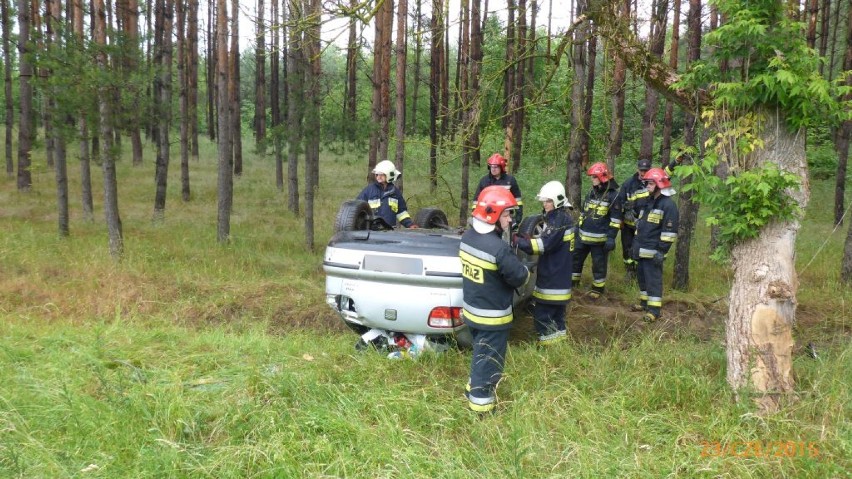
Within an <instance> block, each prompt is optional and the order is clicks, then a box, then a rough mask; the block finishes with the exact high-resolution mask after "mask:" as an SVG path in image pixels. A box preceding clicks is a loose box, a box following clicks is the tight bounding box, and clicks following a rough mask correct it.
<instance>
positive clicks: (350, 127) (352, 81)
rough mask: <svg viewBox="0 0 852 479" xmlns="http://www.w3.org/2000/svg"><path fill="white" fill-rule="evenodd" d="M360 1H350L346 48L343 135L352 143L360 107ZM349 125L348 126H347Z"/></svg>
mask: <svg viewBox="0 0 852 479" xmlns="http://www.w3.org/2000/svg"><path fill="white" fill-rule="evenodd" d="M357 7H358V0H349V8H350V9H351V10H352V11H353V13H352V15H351V16H350V17H349V43H347V47H346V81H345V82H344V90H345V91H344V92H343V126H344V127H343V135H344V136H345V137H346V138H347V139H348V140H350V141H353V140H355V135H356V133H355V128H354V126H355V121H356V114H357V113H356V108H357V105H358V101H357V92H358V79H357V76H356V74H357V73H358V71H357V65H356V61H357V59H358V36H357V35H358V17H357V16H356V15H355V14H354V11H355V9H356V8H357ZM347 123H348V124H347Z"/></svg>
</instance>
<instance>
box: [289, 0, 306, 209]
mask: <svg viewBox="0 0 852 479" xmlns="http://www.w3.org/2000/svg"><path fill="white" fill-rule="evenodd" d="M289 6H290V24H291V25H293V27H292V28H291V29H290V38H289V48H288V52H287V54H288V58H287V79H288V82H287V89H288V90H289V92H290V95H289V102H288V103H287V126H288V128H287V130H288V138H287V142H288V152H287V153H288V159H287V184H288V188H287V209H288V210H290V212H292V213H293V214H294V215H296V216H298V215H299V171H298V167H299V151H300V150H299V145H300V144H301V142H302V105H303V103H304V100H303V95H304V91H305V90H304V89H303V86H304V85H303V83H302V70H303V67H302V65H303V63H304V62H303V58H304V57H303V54H302V36H303V28H304V27H303V26H302V25H301V24H302V19H303V18H304V15H302V6H301V4H300V2H299V0H289Z"/></svg>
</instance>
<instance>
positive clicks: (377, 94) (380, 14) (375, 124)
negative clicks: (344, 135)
mask: <svg viewBox="0 0 852 479" xmlns="http://www.w3.org/2000/svg"><path fill="white" fill-rule="evenodd" d="M386 10H387V2H382V3H381V5H379V6H378V9H377V11H376V25H375V33H374V36H373V77H372V78H371V79H370V80H371V83H372V86H373V102H372V105H371V106H370V119H371V120H372V121H371V125H370V127H371V132H370V151H369V153H368V155H367V181H368V182H369V181H370V171H372V170H373V167H374V166H376V164H377V163H379V162H380V161H383V160H386V159H387V157H385V158H382V157H381V154H380V153H379V151H380V150H381V148H380V146H379V144H380V143H381V142H382V127H381V124H382V76H383V72H382V67H384V61H383V58H384V53H383V52H382V48H384V46H385V43H384V37H385V31H384V30H385V13H386Z"/></svg>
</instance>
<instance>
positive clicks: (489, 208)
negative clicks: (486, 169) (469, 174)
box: [473, 160, 518, 225]
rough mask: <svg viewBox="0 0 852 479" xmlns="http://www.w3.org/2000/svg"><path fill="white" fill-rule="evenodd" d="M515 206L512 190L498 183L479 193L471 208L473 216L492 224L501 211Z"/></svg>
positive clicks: (495, 221)
mask: <svg viewBox="0 0 852 479" xmlns="http://www.w3.org/2000/svg"><path fill="white" fill-rule="evenodd" d="M489 161H490V160H489ZM517 206H518V202H517V200H515V195H513V194H512V192H510V191H509V190H507V189H506V188H504V187H502V186H499V185H494V186H488V187H486V188H485V189H483V190H482V192H481V193H479V198H477V200H476V205H475V206H474V208H473V217H474V218H476V219H478V220H482V221H484V222H486V223H488V224H490V225H493V224H497V220H499V219H500V215H502V214H503V211H505V210H506V209H507V208H515V207H517Z"/></svg>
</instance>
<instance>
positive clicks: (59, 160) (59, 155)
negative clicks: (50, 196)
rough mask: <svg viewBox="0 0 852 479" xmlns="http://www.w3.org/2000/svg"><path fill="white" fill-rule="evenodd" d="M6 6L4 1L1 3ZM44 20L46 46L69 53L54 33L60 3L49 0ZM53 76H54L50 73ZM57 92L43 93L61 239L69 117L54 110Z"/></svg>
mask: <svg viewBox="0 0 852 479" xmlns="http://www.w3.org/2000/svg"><path fill="white" fill-rule="evenodd" d="M4 3H5V1H4ZM45 5H46V7H48V8H47V9H46V11H47V16H46V18H45V21H46V23H47V25H46V26H47V38H46V45H47V47H48V48H52V49H55V51H57V52H59V51H61V50H63V49H64V50H65V51H68V45H67V44H66V43H65V41H64V37H63V36H61V35H59V34H58V33H57V32H59V31H62V30H63V25H62V4H61V2H60V0H48V1H47V2H46V4H45ZM49 74H53V72H49ZM57 93H58V92H57V91H56V90H55V89H54V88H49V89H48V91H47V92H46V96H47V103H48V111H47V115H48V116H49V117H51V118H52V119H53V121H54V122H55V125H56V128H54V129H53V131H52V133H53V144H54V173H55V175H56V212H57V214H56V217H57V227H58V231H59V236H60V237H67V236H68V235H69V234H70V230H69V224H68V166H67V165H68V163H67V160H66V149H65V137H64V136H63V135H64V124H66V123H68V120H70V117H69V116H68V115H67V114H66V113H64V112H62V111H60V110H59V109H58V108H57V100H56V97H57Z"/></svg>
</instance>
